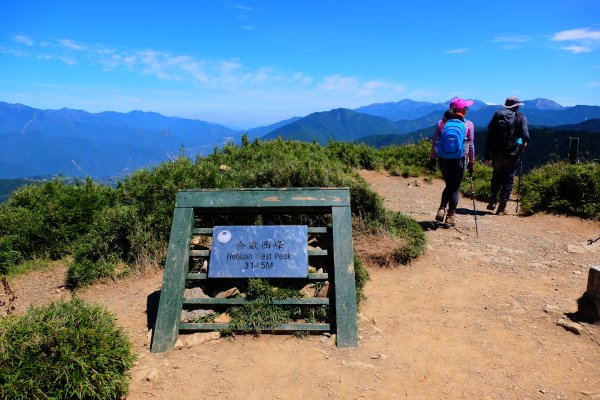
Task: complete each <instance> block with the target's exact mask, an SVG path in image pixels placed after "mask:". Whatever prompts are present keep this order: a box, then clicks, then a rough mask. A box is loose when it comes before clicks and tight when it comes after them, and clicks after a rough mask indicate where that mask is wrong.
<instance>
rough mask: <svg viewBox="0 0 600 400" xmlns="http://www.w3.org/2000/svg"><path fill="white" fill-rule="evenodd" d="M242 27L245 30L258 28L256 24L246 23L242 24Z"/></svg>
mask: <svg viewBox="0 0 600 400" xmlns="http://www.w3.org/2000/svg"><path fill="white" fill-rule="evenodd" d="M242 29H243V30H245V31H253V30H255V29H256V26H254V25H244V26H242Z"/></svg>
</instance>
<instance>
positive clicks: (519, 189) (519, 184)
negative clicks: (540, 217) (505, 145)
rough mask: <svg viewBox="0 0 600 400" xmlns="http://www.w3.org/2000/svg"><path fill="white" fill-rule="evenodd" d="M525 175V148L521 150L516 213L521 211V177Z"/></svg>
mask: <svg viewBox="0 0 600 400" xmlns="http://www.w3.org/2000/svg"><path fill="white" fill-rule="evenodd" d="M522 177H523V148H522V147H521V150H520V151H519V182H517V208H515V213H516V214H518V213H519V200H521V178H522Z"/></svg>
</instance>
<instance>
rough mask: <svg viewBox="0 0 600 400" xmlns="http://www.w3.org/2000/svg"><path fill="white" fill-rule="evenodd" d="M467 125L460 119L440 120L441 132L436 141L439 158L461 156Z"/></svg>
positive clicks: (462, 155)
mask: <svg viewBox="0 0 600 400" xmlns="http://www.w3.org/2000/svg"><path fill="white" fill-rule="evenodd" d="M466 138H467V125H466V124H465V123H464V122H463V121H461V120H460V119H449V120H447V121H444V122H442V134H441V135H440V138H439V140H438V143H437V154H438V157H441V158H463V157H464V155H465V140H466Z"/></svg>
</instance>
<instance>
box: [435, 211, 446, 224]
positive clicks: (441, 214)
mask: <svg viewBox="0 0 600 400" xmlns="http://www.w3.org/2000/svg"><path fill="white" fill-rule="evenodd" d="M444 214H446V210H445V209H443V208H440V209H439V210H438V212H437V214H436V215H435V220H436V221H438V222H444Z"/></svg>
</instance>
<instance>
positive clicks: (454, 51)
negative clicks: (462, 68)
mask: <svg viewBox="0 0 600 400" xmlns="http://www.w3.org/2000/svg"><path fill="white" fill-rule="evenodd" d="M468 51H471V49H468V48H462V49H452V50H446V51H445V52H444V53H446V54H463V53H466V52H468Z"/></svg>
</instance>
